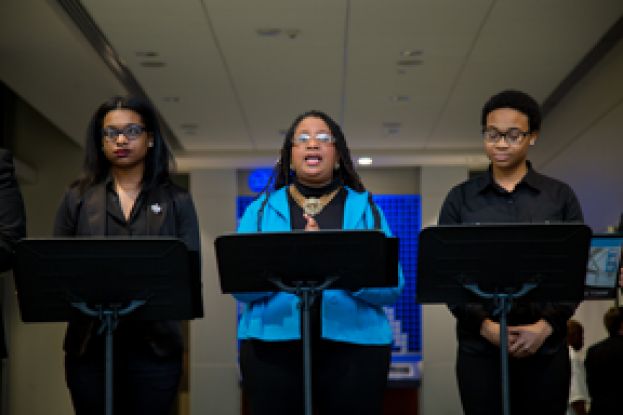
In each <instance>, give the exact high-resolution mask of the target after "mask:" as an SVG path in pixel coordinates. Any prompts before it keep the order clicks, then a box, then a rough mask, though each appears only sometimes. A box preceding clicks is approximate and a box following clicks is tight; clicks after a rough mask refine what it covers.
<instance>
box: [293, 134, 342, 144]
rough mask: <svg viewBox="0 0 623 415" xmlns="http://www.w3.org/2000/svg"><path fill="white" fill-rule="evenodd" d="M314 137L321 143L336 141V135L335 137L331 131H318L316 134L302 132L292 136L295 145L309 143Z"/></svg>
mask: <svg viewBox="0 0 623 415" xmlns="http://www.w3.org/2000/svg"><path fill="white" fill-rule="evenodd" d="M312 137H313V138H314V139H315V140H316V141H317V142H319V143H321V144H331V143H335V137H333V136H332V135H331V134H329V133H318V134H316V135H314V136H312V135H311V134H308V133H301V134H299V135H297V136H294V137H292V144H294V145H295V146H296V145H299V144H307V143H309V140H311V139H312Z"/></svg>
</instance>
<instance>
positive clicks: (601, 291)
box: [584, 233, 623, 299]
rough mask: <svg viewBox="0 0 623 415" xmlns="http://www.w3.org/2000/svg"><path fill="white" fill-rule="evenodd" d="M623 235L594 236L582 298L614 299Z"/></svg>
mask: <svg viewBox="0 0 623 415" xmlns="http://www.w3.org/2000/svg"><path fill="white" fill-rule="evenodd" d="M622 248H623V234H620V233H615V234H594V235H593V237H592V238H591V245H590V250H589V256H588V263H587V265H586V280H585V287H584V298H586V299H602V298H615V297H616V293H617V287H618V276H619V268H620V264H621V249H622Z"/></svg>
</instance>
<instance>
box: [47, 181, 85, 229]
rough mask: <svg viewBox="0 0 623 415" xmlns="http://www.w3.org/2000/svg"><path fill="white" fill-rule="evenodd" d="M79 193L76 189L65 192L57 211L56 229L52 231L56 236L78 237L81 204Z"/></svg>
mask: <svg viewBox="0 0 623 415" xmlns="http://www.w3.org/2000/svg"><path fill="white" fill-rule="evenodd" d="M77 193H78V192H77V190H76V189H75V188H74V189H69V190H67V191H66V192H65V195H64V196H63V199H62V200H61V203H60V205H59V207H58V209H57V211H56V217H55V219H54V229H53V231H52V234H53V235H54V236H75V235H76V218H77V212H78V208H79V203H80V201H79V198H78V196H77Z"/></svg>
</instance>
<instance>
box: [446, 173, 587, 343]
mask: <svg viewBox="0 0 623 415" xmlns="http://www.w3.org/2000/svg"><path fill="white" fill-rule="evenodd" d="M527 165H528V172H527V173H526V175H525V176H524V178H523V179H522V180H521V181H520V182H519V183H518V184H517V185H516V186H515V189H514V190H513V191H512V192H509V191H507V190H506V189H504V188H502V187H501V186H499V185H498V184H497V183H496V182H495V180H494V179H493V174H492V171H491V168H489V170H488V171H487V172H486V173H485V174H482V175H480V176H477V177H475V178H472V179H470V180H467V181H465V182H463V183H461V184H459V185H457V186H455V187H454V188H453V189H452V190H451V191H450V193H448V196H447V197H446V200H445V201H444V203H443V206H442V208H441V212H440V214H439V224H440V225H455V224H476V223H556V222H558V223H560V222H582V221H583V216H582V209H581V208H580V203H579V202H578V200H577V197H576V196H575V193H574V192H573V190H572V189H571V188H570V187H569V186H568V185H567V184H565V183H563V182H561V181H558V180H556V179H553V178H551V177H547V176H544V175H542V174H539V173H537V172H536V171H535V170H534V169H532V166H531V164H530V162H527ZM507 254H508V253H491V255H507ZM576 306H577V305H576V304H552V303H547V304H515V305H514V306H513V308H512V309H511V312H510V313H509V315H508V322H509V325H518V324H529V323H534V322H536V321H538V320H539V319H545V320H546V321H547V322H548V323H549V324H550V325H551V326H552V328H553V333H552V335H551V336H549V337H548V339H547V340H546V342H545V343H544V344H543V346H542V347H541V349H540V351H539V352H540V353H552V352H554V351H556V350H558V349H559V348H560V347H563V346H565V341H566V330H567V326H566V324H567V320H568V319H569V318H570V317H571V315H572V314H573V312H574V311H575V308H576ZM450 310H451V311H452V313H453V314H454V316H455V317H456V318H457V334H458V338H459V346H460V348H461V350H464V351H469V352H486V351H489V352H491V353H497V348H495V347H493V346H492V345H491V344H490V343H489V342H488V341H486V340H485V339H484V338H483V337H482V336H480V326H481V325H482V321H483V320H484V319H485V318H490V319H492V320H494V321H497V319H496V318H494V317H493V316H492V311H493V306H487V305H484V306H483V305H480V304H469V305H462V306H456V305H451V306H450Z"/></svg>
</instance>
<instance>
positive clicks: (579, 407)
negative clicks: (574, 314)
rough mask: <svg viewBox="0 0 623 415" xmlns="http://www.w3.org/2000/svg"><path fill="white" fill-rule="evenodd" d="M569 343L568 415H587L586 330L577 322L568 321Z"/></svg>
mask: <svg viewBox="0 0 623 415" xmlns="http://www.w3.org/2000/svg"><path fill="white" fill-rule="evenodd" d="M567 343H569V359H570V360H571V387H570V389H569V408H568V409H567V415H586V414H587V410H586V405H587V403H588V389H587V388H586V373H585V372H584V356H583V355H582V353H581V350H582V347H584V328H583V327H582V325H581V324H580V322H578V321H576V320H569V321H567Z"/></svg>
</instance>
